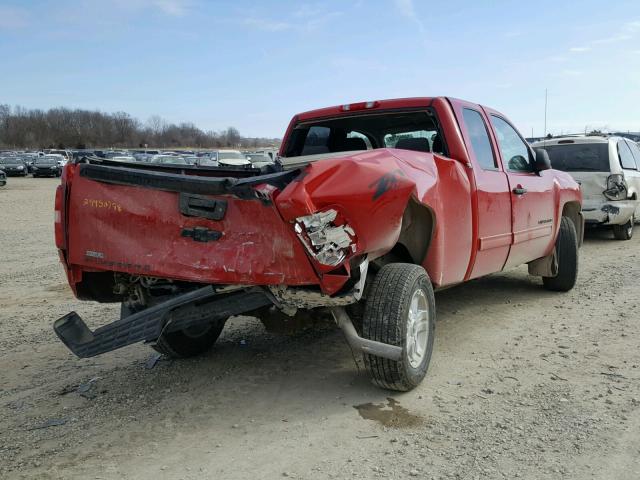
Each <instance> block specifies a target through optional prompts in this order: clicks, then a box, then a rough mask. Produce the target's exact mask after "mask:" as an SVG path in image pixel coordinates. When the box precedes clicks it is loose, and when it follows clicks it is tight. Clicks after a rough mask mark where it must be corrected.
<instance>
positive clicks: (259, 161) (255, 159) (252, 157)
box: [245, 152, 273, 168]
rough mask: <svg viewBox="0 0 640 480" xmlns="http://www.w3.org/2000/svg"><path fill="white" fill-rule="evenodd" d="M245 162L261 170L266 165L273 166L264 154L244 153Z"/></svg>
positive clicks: (269, 158) (271, 161) (268, 157)
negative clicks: (247, 161)
mask: <svg viewBox="0 0 640 480" xmlns="http://www.w3.org/2000/svg"><path fill="white" fill-rule="evenodd" d="M245 156H246V157H247V160H249V161H250V162H251V164H252V165H253V166H254V167H256V168H261V167H264V166H266V165H271V164H273V160H272V159H271V157H270V156H269V155H267V154H265V153H251V152H250V153H245Z"/></svg>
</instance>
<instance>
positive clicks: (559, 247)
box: [542, 217, 578, 292]
mask: <svg viewBox="0 0 640 480" xmlns="http://www.w3.org/2000/svg"><path fill="white" fill-rule="evenodd" d="M556 256H557V259H558V275H556V276H555V277H542V283H543V285H544V287H545V288H546V289H547V290H552V291H554V292H568V291H569V290H571V289H572V288H573V287H574V285H575V284H576V279H577V278H578V235H577V234H576V227H575V225H574V224H573V222H572V221H571V219H569V218H568V217H562V219H561V220H560V231H559V232H558V238H557V239H556Z"/></svg>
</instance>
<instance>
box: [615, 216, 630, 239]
mask: <svg viewBox="0 0 640 480" xmlns="http://www.w3.org/2000/svg"><path fill="white" fill-rule="evenodd" d="M634 224H635V218H634V217H633V215H632V216H631V218H630V219H629V221H628V222H627V223H625V224H624V225H614V226H613V236H614V237H615V238H616V240H631V237H633V225H634Z"/></svg>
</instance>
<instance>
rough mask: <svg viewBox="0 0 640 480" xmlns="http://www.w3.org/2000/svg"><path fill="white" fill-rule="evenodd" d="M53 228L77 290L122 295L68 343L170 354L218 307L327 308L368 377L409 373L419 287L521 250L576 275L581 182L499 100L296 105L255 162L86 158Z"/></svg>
mask: <svg viewBox="0 0 640 480" xmlns="http://www.w3.org/2000/svg"><path fill="white" fill-rule="evenodd" d="M55 213H56V220H55V237H56V245H57V247H58V249H59V251H60V258H61V260H62V263H63V265H64V267H65V270H66V273H67V277H68V280H69V284H70V285H71V288H72V289H73V291H74V293H75V295H76V296H77V297H78V298H80V299H85V300H94V301H98V302H120V303H121V304H122V309H121V312H122V313H121V318H120V319H118V320H116V321H114V322H113V323H110V324H108V325H105V326H103V327H100V328H98V329H96V330H95V331H91V330H90V329H89V328H88V327H87V326H86V324H85V323H84V322H83V320H82V319H81V317H80V316H79V315H78V314H77V313H75V312H71V313H69V314H67V315H65V316H64V317H62V318H60V319H58V320H57V321H56V322H55V325H54V329H55V331H56V333H57V334H58V336H59V337H60V339H61V340H62V341H63V342H64V343H65V344H66V345H67V346H68V347H69V349H70V350H71V351H73V352H74V353H75V354H76V355H77V356H79V357H90V356H93V355H97V354H100V353H104V352H108V351H111V350H115V349H117V348H120V347H123V346H125V345H129V344H132V343H135V342H141V341H144V342H148V343H151V344H152V346H153V347H154V348H156V349H157V350H159V351H160V352H163V353H165V354H167V355H170V356H174V357H184V356H190V355H195V354H198V353H201V352H203V351H205V350H206V349H208V348H210V347H211V346H212V345H213V343H214V342H215V341H216V339H217V338H218V336H219V335H220V332H221V331H222V328H223V326H224V323H225V321H226V319H227V318H229V317H230V316H233V315H239V314H250V315H254V316H257V317H258V318H261V319H263V320H265V323H267V322H266V320H267V319H268V320H269V321H273V320H274V319H276V320H277V319H279V318H283V316H284V315H289V316H296V315H299V316H301V318H309V313H317V312H320V311H322V310H324V311H325V312H326V311H330V312H331V314H332V315H333V316H334V318H335V320H336V322H337V323H338V325H339V326H340V327H341V328H342V330H343V331H344V333H345V335H346V337H347V339H348V341H349V342H350V344H351V345H352V346H353V347H354V349H357V350H358V351H360V352H362V354H363V356H364V361H365V364H366V365H367V367H368V370H369V372H370V374H371V376H372V378H373V381H374V383H376V384H377V385H379V386H381V387H384V388H388V389H395V390H408V389H411V388H413V387H415V386H416V385H418V383H419V382H420V381H421V380H422V379H423V377H424V376H425V374H426V371H427V368H428V365H429V361H430V358H431V352H432V349H433V340H434V328H435V318H436V309H435V303H434V295H433V291H434V289H440V288H443V287H448V286H451V285H455V284H458V283H461V282H464V281H467V280H470V279H473V278H478V277H481V276H483V275H487V274H490V273H494V272H499V271H501V270H504V269H509V268H511V267H515V266H517V265H521V264H524V263H527V264H528V265H529V272H530V274H532V275H538V276H541V277H542V283H543V284H544V286H545V287H546V288H548V289H550V290H557V291H567V290H569V289H571V288H572V287H573V286H574V284H575V281H576V275H577V271H578V248H579V246H580V245H581V243H582V236H583V230H584V222H583V218H582V214H581V195H580V190H579V187H578V185H577V184H576V182H575V181H574V180H573V179H572V178H571V177H570V176H569V175H568V174H566V173H563V172H559V171H556V170H552V169H550V163H549V158H548V156H547V154H546V152H545V151H544V150H536V151H534V150H533V149H532V148H531V147H530V146H529V145H528V144H527V142H526V141H524V140H523V138H522V136H521V135H520V134H519V133H518V131H517V130H516V128H515V127H514V126H513V125H512V124H511V123H510V122H509V120H508V119H507V118H506V117H505V116H504V115H502V114H501V113H498V112H496V111H495V110H492V109H489V108H487V107H483V106H480V105H477V104H473V103H469V102H465V101H462V100H457V99H452V98H442V97H439V98H408V99H398V100H383V101H374V102H363V103H352V104H347V105H341V106H336V107H330V108H325V109H321V110H314V111H310V112H306V113H301V114H299V115H296V116H294V117H293V119H292V121H291V123H290V125H289V128H288V130H287V132H286V134H285V137H284V139H283V143H282V147H281V149H280V153H279V159H278V161H277V162H276V163H275V164H274V165H271V166H267V167H263V168H261V169H256V168H252V167H251V166H247V167H219V168H218V167H215V168H214V167H211V168H202V167H196V166H193V167H192V166H184V165H182V166H170V165H160V164H159V165H156V164H149V163H130V164H123V163H122V162H110V161H109V160H104V159H98V158H85V159H83V160H81V161H77V162H74V163H70V164H68V165H67V166H66V167H65V169H64V173H63V176H62V184H61V185H60V186H59V187H58V190H57V193H56V205H55Z"/></svg>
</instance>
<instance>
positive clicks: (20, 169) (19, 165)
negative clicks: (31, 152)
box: [0, 156, 29, 177]
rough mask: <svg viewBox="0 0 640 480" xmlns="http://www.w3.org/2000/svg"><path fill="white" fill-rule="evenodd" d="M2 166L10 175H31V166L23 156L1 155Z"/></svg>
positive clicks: (0, 164)
mask: <svg viewBox="0 0 640 480" xmlns="http://www.w3.org/2000/svg"><path fill="white" fill-rule="evenodd" d="M0 168H2V170H4V172H5V174H6V175H7V176H8V177H26V176H27V175H29V166H28V165H27V161H26V160H25V159H24V158H23V157H18V156H11V157H0Z"/></svg>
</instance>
